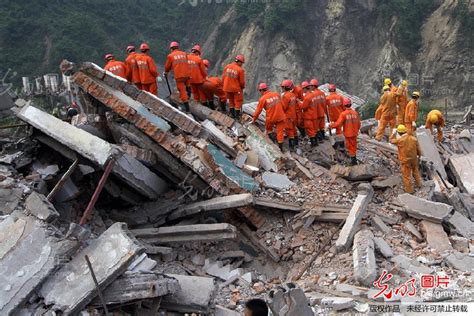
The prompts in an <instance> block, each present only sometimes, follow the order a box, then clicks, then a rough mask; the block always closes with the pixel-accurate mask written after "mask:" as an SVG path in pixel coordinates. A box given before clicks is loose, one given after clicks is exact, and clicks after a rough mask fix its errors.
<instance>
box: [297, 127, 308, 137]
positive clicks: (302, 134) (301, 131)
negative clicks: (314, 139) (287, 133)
mask: <svg viewBox="0 0 474 316" xmlns="http://www.w3.org/2000/svg"><path fill="white" fill-rule="evenodd" d="M298 130H299V131H300V134H301V137H305V136H306V130H305V129H304V128H299V127H298Z"/></svg>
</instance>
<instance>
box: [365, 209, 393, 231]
mask: <svg viewBox="0 0 474 316" xmlns="http://www.w3.org/2000/svg"><path fill="white" fill-rule="evenodd" d="M370 223H371V225H372V226H373V227H375V228H377V229H378V230H379V231H381V232H382V233H384V234H388V233H390V232H391V231H392V229H391V228H390V227H388V226H387V225H386V224H385V223H384V221H383V220H382V219H381V218H380V217H379V216H378V215H376V214H374V215H372V217H371V219H370Z"/></svg>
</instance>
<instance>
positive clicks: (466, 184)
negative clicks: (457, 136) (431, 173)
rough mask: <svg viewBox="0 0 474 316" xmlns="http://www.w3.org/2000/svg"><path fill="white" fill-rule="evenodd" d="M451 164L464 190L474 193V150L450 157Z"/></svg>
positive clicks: (457, 180)
mask: <svg viewBox="0 0 474 316" xmlns="http://www.w3.org/2000/svg"><path fill="white" fill-rule="evenodd" d="M449 166H450V167H451V171H452V172H453V174H454V176H455V177H456V182H457V184H458V186H459V187H460V188H461V190H462V191H463V192H467V193H469V194H474V152H473V153H469V154H467V155H462V156H460V155H456V156H451V157H450V158H449Z"/></svg>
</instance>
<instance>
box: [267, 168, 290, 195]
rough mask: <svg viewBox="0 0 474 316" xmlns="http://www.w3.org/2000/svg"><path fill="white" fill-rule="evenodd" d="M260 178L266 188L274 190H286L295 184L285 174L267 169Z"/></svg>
mask: <svg viewBox="0 0 474 316" xmlns="http://www.w3.org/2000/svg"><path fill="white" fill-rule="evenodd" d="M262 180H263V184H264V186H265V187H266V188H268V189H274V190H276V191H283V190H288V189H289V188H291V187H292V186H294V185H296V184H295V183H294V182H293V181H290V179H288V177H287V176H286V175H284V174H279V173H275V172H269V171H265V172H264V173H263V174H262Z"/></svg>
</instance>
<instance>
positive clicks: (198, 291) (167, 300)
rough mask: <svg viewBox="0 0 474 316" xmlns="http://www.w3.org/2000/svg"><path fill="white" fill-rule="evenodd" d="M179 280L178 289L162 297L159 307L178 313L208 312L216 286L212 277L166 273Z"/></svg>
mask: <svg viewBox="0 0 474 316" xmlns="http://www.w3.org/2000/svg"><path fill="white" fill-rule="evenodd" d="M167 276H169V277H172V278H175V279H177V280H178V282H179V286H180V290H178V292H176V293H175V294H174V295H169V296H165V297H163V300H162V301H161V307H162V308H163V309H165V310H169V311H174V312H179V313H204V314H208V313H209V312H210V304H211V302H212V300H213V298H214V295H215V290H216V286H215V285H214V280H213V279H212V278H205V277H197V276H187V275H177V274H167Z"/></svg>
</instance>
